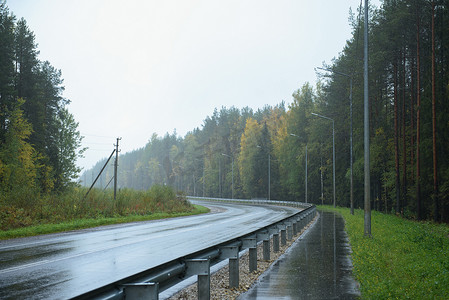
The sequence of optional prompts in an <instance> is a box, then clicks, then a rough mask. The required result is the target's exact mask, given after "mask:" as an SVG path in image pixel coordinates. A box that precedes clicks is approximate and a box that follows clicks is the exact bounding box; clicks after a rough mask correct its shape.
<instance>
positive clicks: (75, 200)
mask: <svg viewBox="0 0 449 300" xmlns="http://www.w3.org/2000/svg"><path fill="white" fill-rule="evenodd" d="M86 193H87V189H85V188H72V189H70V190H68V191H66V192H64V193H62V194H52V195H44V196H40V197H39V196H38V195H36V194H34V195H33V197H34V198H33V199H31V200H30V201H28V200H25V199H22V200H21V201H15V199H16V198H15V197H5V196H4V195H3V196H2V199H0V217H1V220H0V229H1V230H9V229H14V228H21V227H26V226H30V225H38V224H48V223H53V224H54V223H60V222H67V221H72V220H78V219H101V218H114V217H125V216H132V215H135V216H144V215H151V214H154V213H169V214H170V213H182V212H190V211H192V210H193V206H192V205H191V204H190V203H189V202H188V201H187V200H186V198H185V196H184V195H182V194H180V195H176V193H175V191H174V190H173V189H172V188H171V187H168V186H159V185H156V186H152V187H151V188H150V189H149V190H148V191H135V190H131V189H121V190H120V191H118V193H117V197H116V200H115V201H114V194H113V191H112V190H107V191H102V190H99V189H92V190H91V191H90V193H89V194H88V195H87V197H85V195H86ZM16 196H18V195H16ZM26 197H31V196H30V194H29V193H27V194H26ZM11 203H17V204H11Z"/></svg>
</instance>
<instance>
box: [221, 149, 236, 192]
mask: <svg viewBox="0 0 449 300" xmlns="http://www.w3.org/2000/svg"><path fill="white" fill-rule="evenodd" d="M221 155H223V156H227V157H229V158H231V159H232V199H234V157H232V156H230V155H227V154H224V153H222V154H221Z"/></svg>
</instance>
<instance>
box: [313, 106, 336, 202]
mask: <svg viewBox="0 0 449 300" xmlns="http://www.w3.org/2000/svg"><path fill="white" fill-rule="evenodd" d="M312 115H314V116H317V117H320V118H323V119H327V120H330V121H332V160H333V181H334V207H335V126H334V124H335V122H334V119H331V118H328V117H325V116H322V115H319V114H316V113H312Z"/></svg>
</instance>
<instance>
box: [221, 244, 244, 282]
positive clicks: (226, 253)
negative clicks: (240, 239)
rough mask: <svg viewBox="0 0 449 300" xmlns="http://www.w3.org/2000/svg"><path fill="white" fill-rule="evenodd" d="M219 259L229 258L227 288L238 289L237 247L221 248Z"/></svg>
mask: <svg viewBox="0 0 449 300" xmlns="http://www.w3.org/2000/svg"><path fill="white" fill-rule="evenodd" d="M221 257H227V258H229V287H231V288H233V287H235V288H236V287H239V284H240V283H239V270H240V269H239V247H238V246H226V247H223V248H221Z"/></svg>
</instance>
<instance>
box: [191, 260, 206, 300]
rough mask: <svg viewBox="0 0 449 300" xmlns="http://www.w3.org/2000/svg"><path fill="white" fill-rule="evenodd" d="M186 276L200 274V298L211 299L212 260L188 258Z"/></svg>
mask: <svg viewBox="0 0 449 300" xmlns="http://www.w3.org/2000/svg"><path fill="white" fill-rule="evenodd" d="M186 265H187V271H186V277H190V276H192V275H198V300H209V299H210V261H209V259H187V260H186Z"/></svg>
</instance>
